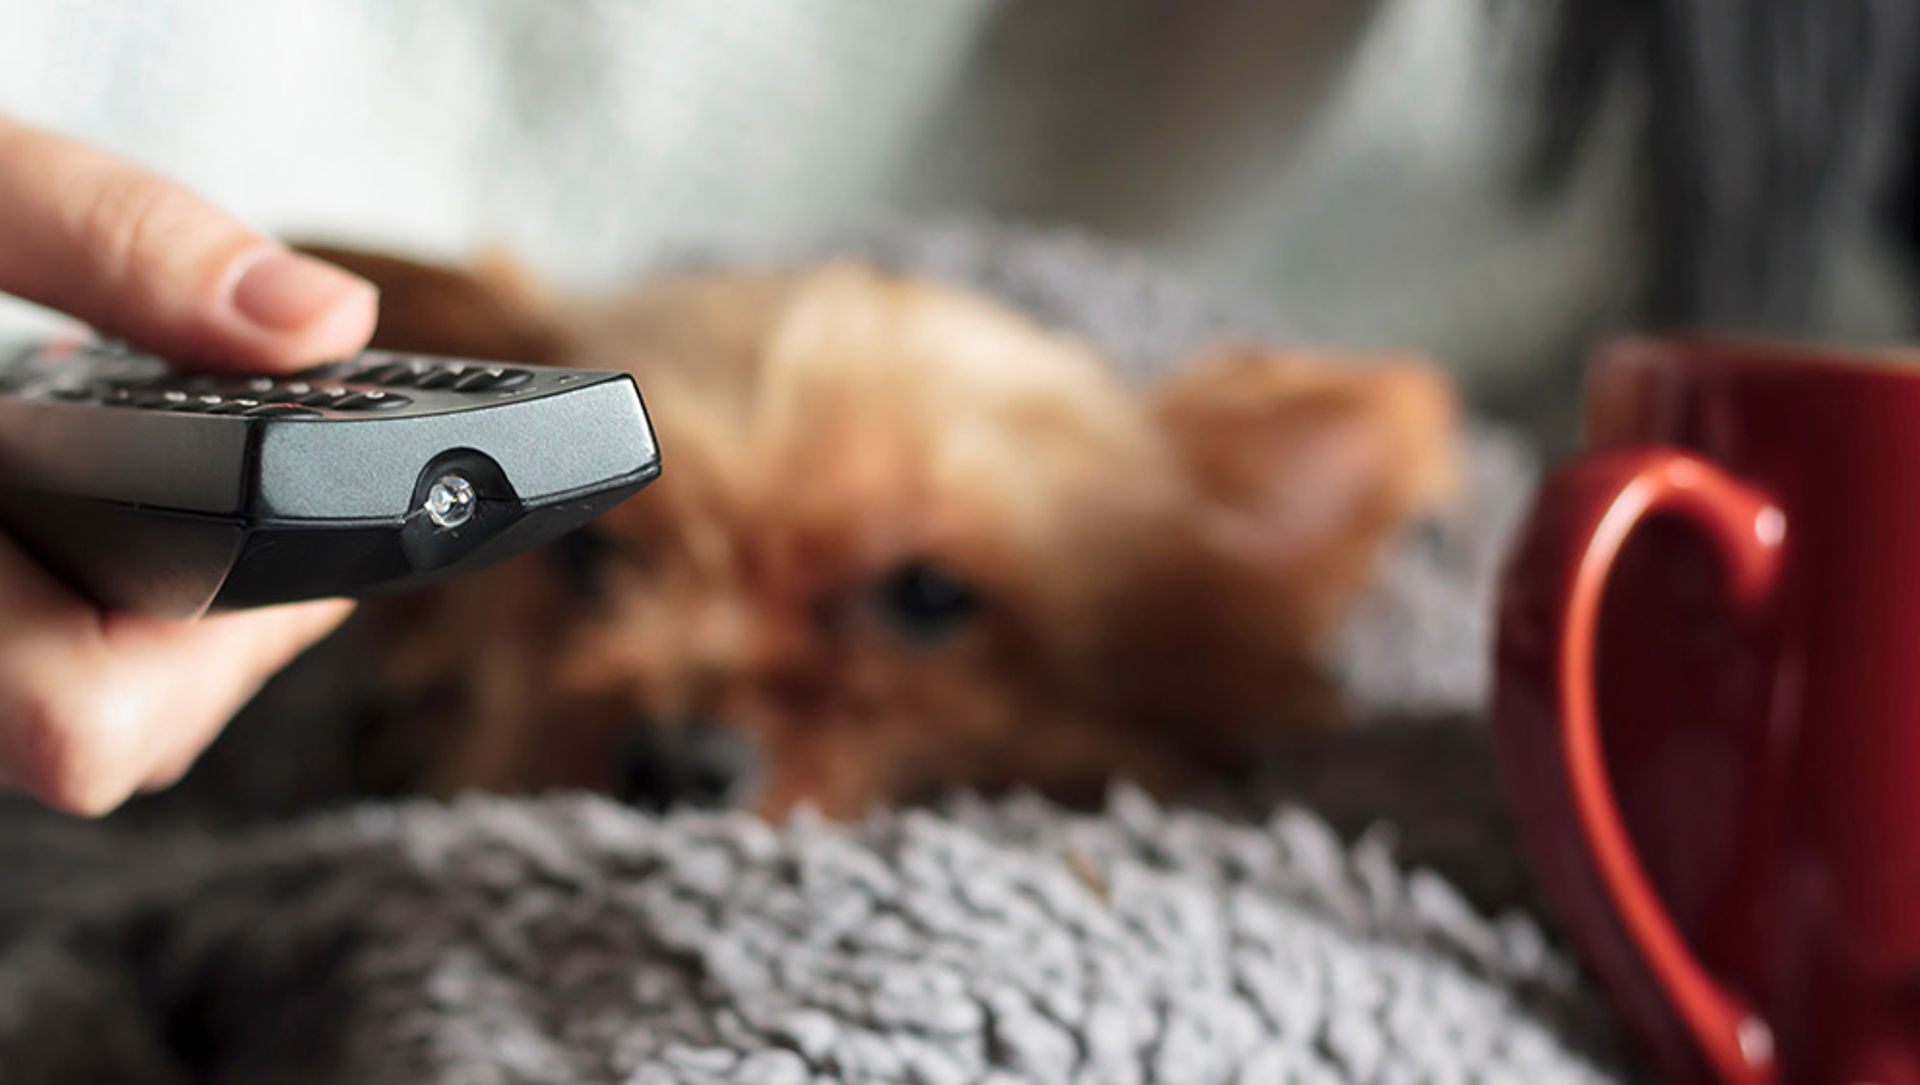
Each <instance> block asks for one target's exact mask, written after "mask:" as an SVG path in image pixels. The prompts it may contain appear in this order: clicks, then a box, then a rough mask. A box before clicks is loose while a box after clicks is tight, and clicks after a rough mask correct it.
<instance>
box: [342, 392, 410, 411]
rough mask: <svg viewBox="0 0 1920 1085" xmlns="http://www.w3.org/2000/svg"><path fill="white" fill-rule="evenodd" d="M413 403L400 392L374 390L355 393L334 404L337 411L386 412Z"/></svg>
mask: <svg viewBox="0 0 1920 1085" xmlns="http://www.w3.org/2000/svg"><path fill="white" fill-rule="evenodd" d="M411 402H413V401H412V400H410V399H408V398H407V397H406V396H403V395H401V394H400V393H398V392H387V391H383V390H380V389H377V388H376V389H373V390H371V391H366V392H355V393H353V394H352V395H350V396H347V397H345V398H343V399H341V400H339V401H338V402H336V403H334V404H333V409H334V410H336V411H385V410H391V409H393V408H395V407H404V406H406V405H407V404H409V403H411Z"/></svg>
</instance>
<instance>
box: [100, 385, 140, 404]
mask: <svg viewBox="0 0 1920 1085" xmlns="http://www.w3.org/2000/svg"><path fill="white" fill-rule="evenodd" d="M100 402H102V403H104V404H106V405H107V406H109V407H131V406H133V389H131V388H124V387H120V386H118V385H116V386H114V387H112V388H109V389H107V390H106V392H105V394H103V395H101V397H100Z"/></svg>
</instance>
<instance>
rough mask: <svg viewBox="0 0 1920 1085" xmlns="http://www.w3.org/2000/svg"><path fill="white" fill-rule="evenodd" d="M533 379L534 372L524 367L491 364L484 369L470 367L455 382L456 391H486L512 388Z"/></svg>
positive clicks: (454, 388)
mask: <svg viewBox="0 0 1920 1085" xmlns="http://www.w3.org/2000/svg"><path fill="white" fill-rule="evenodd" d="M532 379H533V374H531V373H528V372H527V371H526V370H524V369H509V368H507V367H506V366H503V365H490V366H487V367H486V368H484V369H470V370H468V371H467V372H466V373H464V374H462V375H461V377H460V379H458V380H456V381H454V382H453V390H454V391H456V392H486V391H491V390H492V389H495V388H512V387H514V386H516V385H521V384H525V383H526V382H528V381H530V380H532Z"/></svg>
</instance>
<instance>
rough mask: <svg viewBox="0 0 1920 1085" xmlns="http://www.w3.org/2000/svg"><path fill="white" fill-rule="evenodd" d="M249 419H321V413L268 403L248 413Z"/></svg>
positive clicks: (306, 408) (304, 408) (291, 404)
mask: <svg viewBox="0 0 1920 1085" xmlns="http://www.w3.org/2000/svg"><path fill="white" fill-rule="evenodd" d="M247 417H248V418H319V417H320V412H319V411H316V410H314V409H313V408H311V407H302V406H299V405H297V404H293V403H266V404H262V405H261V406H258V407H255V408H253V409H252V410H250V411H248V412H247Z"/></svg>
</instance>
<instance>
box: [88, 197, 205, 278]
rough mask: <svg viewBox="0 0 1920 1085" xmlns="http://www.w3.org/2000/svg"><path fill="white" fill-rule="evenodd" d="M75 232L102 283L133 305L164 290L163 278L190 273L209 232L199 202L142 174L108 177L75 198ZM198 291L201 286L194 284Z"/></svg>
mask: <svg viewBox="0 0 1920 1085" xmlns="http://www.w3.org/2000/svg"><path fill="white" fill-rule="evenodd" d="M77 201H78V202H77V216H78V217H77V220H76V222H75V225H74V232H75V234H76V236H77V243H78V244H79V246H80V247H81V248H80V251H82V252H84V253H86V254H88V255H87V259H88V260H89V261H90V262H91V263H92V264H93V267H94V269H95V274H96V275H97V277H98V280H99V282H100V283H101V284H102V285H103V286H104V287H105V288H106V289H107V290H109V291H110V292H113V293H115V294H118V295H120V296H122V297H126V296H128V295H132V296H133V297H134V298H135V299H137V298H139V297H140V296H142V295H143V294H146V293H151V292H153V291H154V290H157V289H160V287H161V285H162V284H161V283H159V282H157V281H156V279H157V278H158V276H159V275H160V274H161V273H162V272H171V271H174V270H177V269H180V268H182V267H183V266H187V267H190V266H191V265H192V264H193V263H194V262H195V256H196V254H197V252H198V250H199V249H200V248H203V247H204V246H202V245H197V244H196V242H202V241H206V240H212V239H209V238H202V237H201V236H199V235H200V234H204V233H206V232H207V231H206V230H204V229H202V228H201V227H202V226H203V225H204V221H205V216H204V214H203V208H202V207H201V205H200V203H199V201H198V200H197V199H196V198H195V197H193V196H192V195H190V194H188V193H187V192H186V191H185V190H183V189H180V188H176V187H175V186H174V185H172V184H170V183H168V182H167V181H164V180H162V179H160V178H159V177H156V176H154V175H152V174H148V173H145V172H142V171H139V170H132V169H125V170H114V171H110V172H108V173H106V174H103V175H102V176H100V177H98V178H96V179H94V181H93V183H92V184H91V185H90V186H89V187H88V188H87V189H86V190H85V191H84V192H83V193H82V194H81V195H80V196H79V197H77ZM193 285H195V286H198V285H200V284H197V283H196V284H193Z"/></svg>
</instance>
